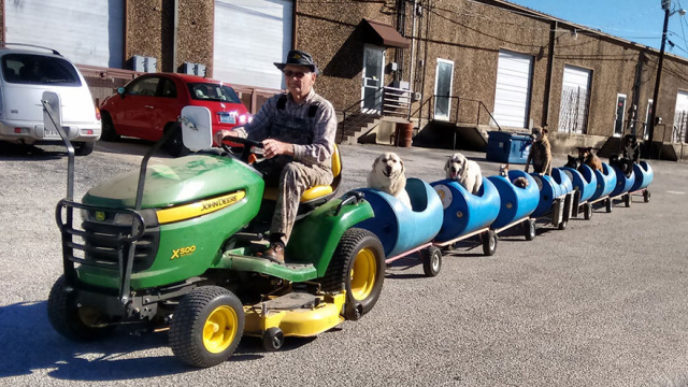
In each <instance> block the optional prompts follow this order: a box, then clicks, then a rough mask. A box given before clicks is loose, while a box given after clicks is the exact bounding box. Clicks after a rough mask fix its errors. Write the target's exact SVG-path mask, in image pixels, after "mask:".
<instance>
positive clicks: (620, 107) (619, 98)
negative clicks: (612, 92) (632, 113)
mask: <svg viewBox="0 0 688 387" xmlns="http://www.w3.org/2000/svg"><path fill="white" fill-rule="evenodd" d="M625 113H626V94H617V95H616V119H615V120H614V137H621V135H622V134H623V131H624V126H623V124H624V116H625Z"/></svg>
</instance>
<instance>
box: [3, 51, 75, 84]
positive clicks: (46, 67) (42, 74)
mask: <svg viewBox="0 0 688 387" xmlns="http://www.w3.org/2000/svg"><path fill="white" fill-rule="evenodd" d="M2 74H3V76H4V77H5V80H7V82H11V83H21V84H41V85H43V84H51V85H55V86H81V80H80V79H79V75H78V74H77V72H76V70H75V69H74V66H72V65H71V64H70V63H69V62H68V61H66V60H65V59H62V58H56V57H52V56H43V55H32V54H7V55H5V56H3V57H2Z"/></svg>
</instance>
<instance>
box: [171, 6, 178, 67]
mask: <svg viewBox="0 0 688 387" xmlns="http://www.w3.org/2000/svg"><path fill="white" fill-rule="evenodd" d="M173 7H174V10H173V13H174V27H173V31H172V72H173V73H176V72H177V29H178V27H179V0H174V5H173Z"/></svg>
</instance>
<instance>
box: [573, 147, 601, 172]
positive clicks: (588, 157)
mask: <svg viewBox="0 0 688 387" xmlns="http://www.w3.org/2000/svg"><path fill="white" fill-rule="evenodd" d="M578 157H580V158H581V159H582V160H583V163H585V164H586V165H587V166H589V167H590V168H592V169H593V171H600V172H601V171H602V160H600V158H599V157H597V155H595V154H594V153H592V148H591V147H587V148H578Z"/></svg>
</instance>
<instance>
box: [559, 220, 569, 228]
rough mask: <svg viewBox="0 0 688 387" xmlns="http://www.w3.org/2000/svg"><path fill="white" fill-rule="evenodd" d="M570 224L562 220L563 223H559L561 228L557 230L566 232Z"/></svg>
mask: <svg viewBox="0 0 688 387" xmlns="http://www.w3.org/2000/svg"><path fill="white" fill-rule="evenodd" d="M568 223H569V221H568V220H562V221H561V222H559V226H558V227H557V228H558V229H559V230H566V226H567V225H568Z"/></svg>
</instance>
